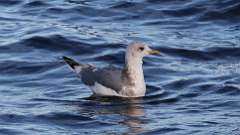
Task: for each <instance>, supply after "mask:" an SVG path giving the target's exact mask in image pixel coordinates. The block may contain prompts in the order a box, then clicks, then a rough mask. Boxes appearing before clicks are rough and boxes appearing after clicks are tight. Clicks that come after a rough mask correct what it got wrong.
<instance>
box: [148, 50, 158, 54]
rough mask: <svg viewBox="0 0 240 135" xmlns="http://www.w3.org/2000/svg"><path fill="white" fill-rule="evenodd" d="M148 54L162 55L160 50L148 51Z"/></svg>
mask: <svg viewBox="0 0 240 135" xmlns="http://www.w3.org/2000/svg"><path fill="white" fill-rule="evenodd" d="M148 54H152V55H154V54H155V55H157V54H160V52H159V51H158V50H150V51H148Z"/></svg>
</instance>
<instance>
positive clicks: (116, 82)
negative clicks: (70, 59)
mask: <svg viewBox="0 0 240 135" xmlns="http://www.w3.org/2000/svg"><path fill="white" fill-rule="evenodd" d="M81 78H82V81H83V83H84V84H86V85H89V86H92V85H94V83H95V82H97V83H99V84H101V85H103V86H105V87H108V88H111V89H113V90H115V91H116V92H119V91H120V90H121V88H122V82H123V81H122V71H121V70H120V69H117V68H114V67H107V68H101V69H97V68H95V67H89V68H84V69H82V71H81Z"/></svg>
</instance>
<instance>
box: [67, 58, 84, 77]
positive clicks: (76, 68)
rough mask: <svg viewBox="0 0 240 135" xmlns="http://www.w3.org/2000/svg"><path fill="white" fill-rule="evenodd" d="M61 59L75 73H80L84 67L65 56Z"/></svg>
mask: <svg viewBox="0 0 240 135" xmlns="http://www.w3.org/2000/svg"><path fill="white" fill-rule="evenodd" d="M62 58H63V59H64V61H65V62H66V63H67V64H68V65H69V66H70V67H71V68H72V69H73V70H74V71H75V72H76V73H80V72H81V70H82V68H83V67H84V65H83V64H80V63H78V62H76V61H75V60H73V59H71V58H68V57H66V56H63V57H62Z"/></svg>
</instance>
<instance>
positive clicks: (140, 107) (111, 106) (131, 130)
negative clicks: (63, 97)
mask: <svg viewBox="0 0 240 135" xmlns="http://www.w3.org/2000/svg"><path fill="white" fill-rule="evenodd" d="M88 100H91V102H94V104H95V105H94V107H93V106H92V104H91V106H92V107H93V108H94V110H93V108H92V107H91V110H89V109H90V108H88V109H87V108H82V109H83V110H84V112H85V113H86V111H88V112H89V111H92V112H94V113H93V114H91V115H92V116H93V117H97V118H100V119H101V121H103V122H111V123H112V122H114V123H117V124H118V125H119V124H120V125H123V126H124V127H127V128H128V130H127V131H126V133H124V134H139V133H143V132H145V131H147V128H146V127H145V122H146V120H145V112H144V104H143V100H142V99H141V98H136V99H124V98H119V97H104V98H99V97H97V98H96V97H90V98H88ZM82 109H81V111H83V110H82ZM85 109H87V110H85ZM115 132H116V131H115Z"/></svg>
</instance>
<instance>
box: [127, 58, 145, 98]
mask: <svg viewBox="0 0 240 135" xmlns="http://www.w3.org/2000/svg"><path fill="white" fill-rule="evenodd" d="M142 64H143V62H142V57H136V56H133V55H132V54H131V53H127V54H126V56H125V70H126V72H127V74H128V76H129V79H130V80H131V81H130V82H129V83H130V84H131V87H130V88H131V90H132V91H134V92H133V93H134V94H135V96H144V95H145V91H146V85H145V80H144V74H143V67H142Z"/></svg>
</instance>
